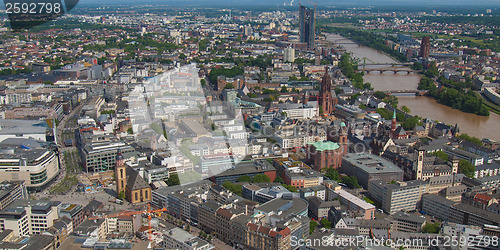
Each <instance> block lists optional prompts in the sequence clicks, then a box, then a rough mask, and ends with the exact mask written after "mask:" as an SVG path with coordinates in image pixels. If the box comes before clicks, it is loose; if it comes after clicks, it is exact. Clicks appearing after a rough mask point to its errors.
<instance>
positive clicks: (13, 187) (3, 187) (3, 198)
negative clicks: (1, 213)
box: [0, 181, 28, 210]
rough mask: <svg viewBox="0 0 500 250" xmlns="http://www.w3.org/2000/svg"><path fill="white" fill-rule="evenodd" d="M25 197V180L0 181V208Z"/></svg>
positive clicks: (26, 195) (26, 196)
mask: <svg viewBox="0 0 500 250" xmlns="http://www.w3.org/2000/svg"><path fill="white" fill-rule="evenodd" d="M27 198H28V192H27V191H26V184H25V181H2V182H1V183H0V210H2V209H4V208H5V207H7V206H8V205H10V204H11V203H12V202H13V201H15V200H19V199H27Z"/></svg>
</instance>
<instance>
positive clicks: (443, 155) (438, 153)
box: [432, 151, 448, 162]
mask: <svg viewBox="0 0 500 250" xmlns="http://www.w3.org/2000/svg"><path fill="white" fill-rule="evenodd" d="M432 155H435V156H437V157H438V158H440V159H442V160H443V161H445V162H448V154H446V153H445V152H443V151H436V152H434V153H432Z"/></svg>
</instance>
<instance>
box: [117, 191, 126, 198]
mask: <svg viewBox="0 0 500 250" xmlns="http://www.w3.org/2000/svg"><path fill="white" fill-rule="evenodd" d="M118 199H120V200H124V199H125V192H123V191H120V193H119V194H118Z"/></svg>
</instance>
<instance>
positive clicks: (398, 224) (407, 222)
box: [391, 211, 425, 233]
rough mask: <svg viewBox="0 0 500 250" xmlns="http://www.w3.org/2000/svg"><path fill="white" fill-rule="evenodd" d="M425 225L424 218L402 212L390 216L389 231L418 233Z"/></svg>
mask: <svg viewBox="0 0 500 250" xmlns="http://www.w3.org/2000/svg"><path fill="white" fill-rule="evenodd" d="M424 225H425V218H424V217H423V216H422V217H420V216H417V215H413V214H407V213H404V212H401V211H400V212H397V213H396V214H394V215H393V216H392V226H391V231H393V232H394V231H396V232H406V233H420V232H422V227H423V226H424Z"/></svg>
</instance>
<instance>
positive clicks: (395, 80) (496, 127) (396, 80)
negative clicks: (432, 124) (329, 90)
mask: <svg viewBox="0 0 500 250" xmlns="http://www.w3.org/2000/svg"><path fill="white" fill-rule="evenodd" d="M327 40H329V41H332V42H336V41H337V42H339V43H341V45H342V46H343V47H344V48H345V49H346V51H347V52H350V53H352V54H353V56H354V57H356V58H360V59H361V58H364V57H365V58H367V59H369V60H367V64H369V63H372V62H373V63H396V61H395V60H394V59H392V58H391V57H389V56H387V55H385V54H383V53H381V52H379V51H377V50H375V49H372V48H369V47H366V46H360V45H358V44H356V43H354V42H353V41H351V40H348V39H345V38H343V37H341V36H339V35H336V34H331V35H328V36H327ZM369 61H371V62H369ZM366 67H383V66H368V65H367V66H366ZM363 78H364V80H365V82H369V83H371V84H372V87H373V88H374V89H375V90H380V91H387V90H413V89H416V88H417V86H418V82H419V81H420V76H419V75H416V74H413V73H411V74H407V73H403V72H400V73H397V74H394V73H393V72H385V73H379V72H371V73H369V74H365V76H364V77H363ZM398 99H399V107H401V106H403V105H404V106H407V107H408V108H410V110H411V114H412V115H418V116H420V117H428V118H431V119H433V120H436V121H441V122H444V123H447V124H452V125H455V123H457V124H458V127H459V128H460V132H461V133H467V134H469V135H472V136H475V137H478V138H490V139H493V140H495V141H500V116H499V115H497V114H495V113H493V112H491V114H490V116H489V117H485V116H478V115H474V114H469V113H464V112H462V111H460V110H457V109H452V108H450V107H448V106H445V105H442V104H440V103H438V102H437V101H436V100H434V99H433V98H430V97H424V96H411V95H409V96H398Z"/></svg>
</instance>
